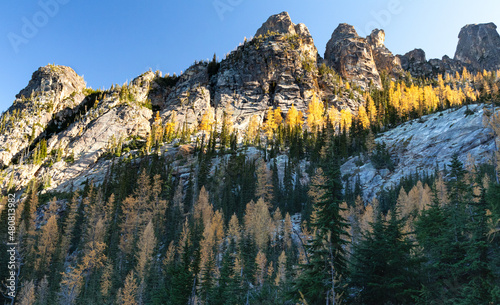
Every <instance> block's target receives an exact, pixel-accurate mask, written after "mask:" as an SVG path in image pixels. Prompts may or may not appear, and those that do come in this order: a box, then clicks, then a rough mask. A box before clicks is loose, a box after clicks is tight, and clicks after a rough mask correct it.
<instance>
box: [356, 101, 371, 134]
mask: <svg viewBox="0 0 500 305" xmlns="http://www.w3.org/2000/svg"><path fill="white" fill-rule="evenodd" d="M358 120H359V122H360V123H361V126H363V129H368V128H369V127H370V118H368V114H367V113H366V108H365V107H364V106H363V105H360V106H359V109H358Z"/></svg>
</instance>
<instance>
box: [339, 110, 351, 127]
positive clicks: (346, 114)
mask: <svg viewBox="0 0 500 305" xmlns="http://www.w3.org/2000/svg"><path fill="white" fill-rule="evenodd" d="M351 125H352V113H351V110H349V109H342V110H341V111H340V128H341V130H345V131H347V132H349V130H350V129H351Z"/></svg>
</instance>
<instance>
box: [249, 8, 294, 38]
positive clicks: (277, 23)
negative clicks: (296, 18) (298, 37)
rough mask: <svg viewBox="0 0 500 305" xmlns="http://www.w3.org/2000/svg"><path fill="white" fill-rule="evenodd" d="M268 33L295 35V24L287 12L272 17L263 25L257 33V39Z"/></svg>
mask: <svg viewBox="0 0 500 305" xmlns="http://www.w3.org/2000/svg"><path fill="white" fill-rule="evenodd" d="M267 32H277V33H279V34H295V24H294V23H293V22H292V19H291V18H290V15H288V13H287V12H281V13H279V14H276V15H272V16H271V17H269V18H268V19H267V21H266V22H264V23H263V24H262V26H261V27H260V29H258V30H257V33H255V37H257V36H259V35H262V36H264V35H266V33H267Z"/></svg>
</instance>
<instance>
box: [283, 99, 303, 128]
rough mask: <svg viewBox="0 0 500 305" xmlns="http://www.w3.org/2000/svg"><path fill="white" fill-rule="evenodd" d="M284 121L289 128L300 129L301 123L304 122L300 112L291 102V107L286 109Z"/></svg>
mask: <svg viewBox="0 0 500 305" xmlns="http://www.w3.org/2000/svg"><path fill="white" fill-rule="evenodd" d="M285 123H286V125H287V127H288V128H289V129H290V130H294V129H295V128H299V129H302V124H304V119H303V115H302V112H300V111H298V110H297V108H295V106H294V105H293V104H292V107H290V109H288V113H287V114H286V119H285Z"/></svg>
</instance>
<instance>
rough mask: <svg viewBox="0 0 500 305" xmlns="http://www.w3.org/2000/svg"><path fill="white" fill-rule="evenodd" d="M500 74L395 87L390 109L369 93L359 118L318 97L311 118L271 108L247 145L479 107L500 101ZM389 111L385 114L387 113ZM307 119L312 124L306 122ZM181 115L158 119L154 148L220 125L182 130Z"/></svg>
mask: <svg viewBox="0 0 500 305" xmlns="http://www.w3.org/2000/svg"><path fill="white" fill-rule="evenodd" d="M497 75H500V71H497V72H495V71H491V72H487V71H484V72H483V73H479V72H478V73H477V74H471V73H469V72H468V71H467V69H464V70H463V72H462V73H461V74H460V73H458V72H457V73H456V74H455V75H454V76H453V75H449V74H446V75H445V77H444V78H443V77H442V76H441V75H439V76H438V79H437V81H429V80H426V81H424V83H426V84H423V85H418V84H416V83H415V82H413V83H411V84H407V83H405V82H403V81H400V82H394V81H390V82H389V86H388V89H387V91H386V92H387V96H386V97H385V99H386V100H384V101H383V104H384V105H381V104H380V102H378V103H375V101H374V99H373V98H372V95H370V93H369V92H364V93H363V99H364V103H360V106H359V107H358V109H357V110H356V111H355V112H352V110H351V109H349V108H346V109H340V110H339V109H338V108H337V107H335V106H334V105H332V106H330V107H328V105H327V103H325V102H323V101H321V100H320V99H319V98H318V97H317V96H316V95H313V97H312V99H311V101H310V102H309V104H308V109H307V111H306V115H304V113H302V111H300V110H298V109H297V108H296V107H295V106H294V105H293V104H292V106H291V107H290V109H288V112H287V113H286V115H284V114H283V112H282V110H281V108H280V107H277V108H273V107H269V108H268V110H267V111H266V113H265V116H264V118H261V117H260V116H258V115H253V116H252V117H251V118H250V122H249V124H248V127H247V128H246V131H245V134H244V138H245V140H246V142H247V143H256V140H257V139H260V137H261V136H264V137H265V138H267V139H268V140H271V139H272V138H273V137H275V135H276V134H277V133H278V132H279V131H280V130H283V131H293V130H297V128H298V130H303V129H304V128H307V130H308V131H309V132H311V133H312V134H316V133H317V132H319V131H321V130H322V129H323V128H324V127H325V126H326V123H327V122H329V123H330V124H331V126H332V127H333V128H334V130H336V131H337V132H342V131H344V130H345V131H346V132H349V130H350V128H351V126H352V123H353V121H354V122H359V126H360V127H361V128H362V129H368V128H369V127H370V126H378V127H381V126H380V124H381V122H382V121H383V119H382V117H383V116H384V115H386V107H391V108H392V109H394V110H395V112H396V116H397V119H398V121H399V122H402V121H405V120H407V119H408V118H410V117H411V115H410V114H413V117H415V115H416V116H422V115H425V114H428V113H432V112H435V111H437V110H438V109H446V108H448V107H455V106H460V105H463V104H465V103H466V102H475V101H477V100H478V98H479V97H480V96H483V95H484V96H489V95H490V94H492V95H497V94H498V92H499V90H498V86H497V84H496V82H497V81H498V76H497ZM344 86H345V88H346V89H347V90H350V89H349V85H348V82H345V85H344ZM383 108H384V109H383ZM304 117H306V118H304ZM177 120H178V118H177V113H175V112H174V113H173V115H172V116H171V118H170V120H169V121H168V122H167V123H166V124H164V125H163V126H162V122H161V119H160V118H159V116H158V115H157V116H156V118H155V122H154V126H153V127H154V128H153V129H154V130H153V133H154V134H153V136H152V139H151V142H153V143H157V142H158V141H161V140H162V139H165V140H167V141H168V139H170V140H171V139H173V138H175V137H178V136H179V135H180V133H183V132H188V133H193V132H197V131H203V132H205V134H209V133H210V132H211V131H212V130H213V128H214V125H215V124H217V121H216V119H215V116H214V111H213V109H208V110H207V111H205V113H203V115H202V118H201V121H200V122H199V124H198V126H197V128H195V129H194V130H186V131H183V130H181V129H182V128H181V127H182V126H180V124H179V123H177ZM221 123H222V125H223V126H230V127H231V130H230V131H229V133H232V132H233V128H232V126H233V124H232V123H233V122H232V116H231V113H228V114H227V115H225V116H224V122H221Z"/></svg>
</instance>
